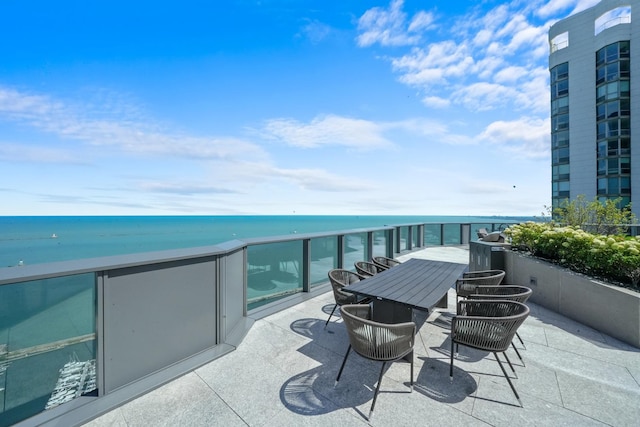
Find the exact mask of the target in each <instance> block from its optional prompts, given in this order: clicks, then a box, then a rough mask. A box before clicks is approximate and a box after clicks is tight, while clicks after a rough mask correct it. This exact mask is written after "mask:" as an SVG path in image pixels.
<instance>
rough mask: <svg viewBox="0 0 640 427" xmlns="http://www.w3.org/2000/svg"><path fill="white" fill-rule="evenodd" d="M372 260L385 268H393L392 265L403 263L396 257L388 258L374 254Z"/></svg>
mask: <svg viewBox="0 0 640 427" xmlns="http://www.w3.org/2000/svg"><path fill="white" fill-rule="evenodd" d="M371 261H372V262H373V263H374V264H375V265H377V266H380V267H383V268H391V267H393V266H396V265H398V264H402V263H401V262H400V261H398V260H397V259H395V258H387V257H386V256H374V257H373V258H371Z"/></svg>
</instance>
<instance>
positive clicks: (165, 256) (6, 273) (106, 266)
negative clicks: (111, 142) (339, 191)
mask: <svg viewBox="0 0 640 427" xmlns="http://www.w3.org/2000/svg"><path fill="white" fill-rule="evenodd" d="M473 224H497V222H419V223H403V224H390V225H384V226H380V227H364V228H354V229H344V230H337V231H336V230H334V231H322V232H311V233H300V234H297V233H295V234H287V235H280V236H266V237H255V238H242V239H235V240H229V241H225V242H222V243H217V244H215V245H211V246H198V247H189V248H178V249H165V250H160V251H151V252H134V253H129V254H120V255H108V256H102V257H94V258H80V259H74V260H66V261H55V262H49V263H39V264H26V265H22V266H14V267H3V268H0V286H2V285H6V284H11V283H21V282H27V281H31V280H39V279H45V278H53V277H61V276H70V275H75V274H82V273H88V272H96V271H104V270H113V269H117V268H126V267H135V266H141V265H149V264H160V263H164V262H171V261H178V260H185V259H197V258H204V257H211V256H221V255H224V254H227V253H230V252H233V251H236V250H239V249H242V248H244V247H248V246H254V245H261V244H269V243H279V242H290V241H296V240H307V239H315V238H322V237H332V236H346V235H350V234H359V233H371V232H377V231H387V230H395V229H397V228H399V227H409V226H411V227H414V226H416V227H417V226H424V225H441V226H445V225H456V226H462V225H469V226H471V225H473Z"/></svg>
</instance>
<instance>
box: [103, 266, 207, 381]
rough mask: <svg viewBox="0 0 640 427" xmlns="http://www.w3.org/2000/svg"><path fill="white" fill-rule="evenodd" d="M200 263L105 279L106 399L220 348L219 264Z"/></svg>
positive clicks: (125, 272)
mask: <svg viewBox="0 0 640 427" xmlns="http://www.w3.org/2000/svg"><path fill="white" fill-rule="evenodd" d="M201 261H202V262H196V261H191V262H190V263H189V262H186V261H176V262H168V263H164V264H162V265H160V266H158V265H157V264H152V265H149V266H146V267H131V268H123V269H118V270H112V271H109V272H108V273H107V275H106V277H105V280H104V324H105V332H104V350H105V355H104V373H105V391H106V392H107V393H108V392H110V391H112V390H114V389H117V388H118V387H121V386H124V385H126V384H128V383H130V382H132V381H135V380H137V379H139V378H142V377H144V376H145V375H148V374H150V373H153V372H155V371H157V370H160V369H162V368H165V367H166V366H168V365H171V364H172V363H175V362H177V361H180V360H183V359H185V358H186V357H188V356H191V355H193V354H196V353H198V352H200V351H202V350H204V349H207V348H210V347H213V346H214V345H215V344H216V307H217V301H216V291H215V287H216V283H215V280H216V265H215V259H214V258H212V257H210V258H206V259H202V260H201Z"/></svg>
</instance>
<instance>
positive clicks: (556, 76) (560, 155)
mask: <svg viewBox="0 0 640 427" xmlns="http://www.w3.org/2000/svg"><path fill="white" fill-rule="evenodd" d="M556 39H557V38H556ZM556 39H554V41H556ZM567 41H568V38H567ZM552 43H553V42H552ZM550 73H551V76H550V85H551V163H552V168H551V170H552V177H551V188H552V192H551V194H552V206H560V203H561V202H562V201H564V200H567V199H568V198H569V195H570V192H569V187H570V185H569V178H570V174H569V160H570V157H569V153H570V149H569V126H570V123H569V63H567V62H565V63H563V64H560V65H558V66H556V67H553V68H552V69H551V70H550ZM616 90H617V89H616ZM605 112H606V108H605Z"/></svg>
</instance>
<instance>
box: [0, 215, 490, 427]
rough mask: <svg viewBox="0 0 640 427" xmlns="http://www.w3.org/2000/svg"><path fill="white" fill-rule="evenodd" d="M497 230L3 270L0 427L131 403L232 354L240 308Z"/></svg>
mask: <svg viewBox="0 0 640 427" xmlns="http://www.w3.org/2000/svg"><path fill="white" fill-rule="evenodd" d="M498 227H499V225H498V224H403V225H397V226H394V225H391V226H385V227H380V228H375V229H358V230H346V231H340V232H326V233H316V234H307V235H304V234H300V235H292V236H284V237H278V238H275V237H274V238H259V239H247V240H234V241H232V242H227V243H224V244H220V245H218V246H209V247H201V248H188V249H176V250H169V251H161V252H154V253H143V254H132V255H122V256H114V257H103V258H93V259H86V260H77V261H65V262H60V263H50V264H38V265H29V266H24V267H8V268H2V269H0V427H3V426H9V425H13V424H15V423H18V422H20V421H23V420H25V419H28V418H30V417H36V418H37V420H36V421H34V422H35V423H36V424H38V423H41V422H44V421H48V420H50V419H51V418H55V419H56V420H57V421H56V422H58V423H59V424H60V425H64V424H65V422H64V417H65V416H66V415H68V414H69V413H71V412H73V411H75V410H77V408H81V407H82V406H83V405H91V404H93V403H94V402H98V401H102V402H104V400H101V399H103V397H104V396H109V395H112V396H113V394H114V393H115V392H117V396H118V399H120V401H121V402H123V401H125V400H129V399H131V398H134V397H136V396H137V395H139V394H140V393H141V391H140V390H148V389H150V388H153V387H154V385H155V386H157V385H158V384H161V383H163V382H164V381H167V380H168V379H170V378H172V377H175V376H176V375H178V374H179V373H180V372H184V373H186V372H188V371H189V370H192V369H194V367H195V366H199V365H200V364H202V363H204V362H203V360H204V361H206V360H211V359H214V358H216V357H219V356H221V355H223V354H224V353H225V352H228V351H231V350H232V349H233V348H234V347H235V345H237V344H236V343H237V342H238V340H241V337H242V336H243V331H244V328H246V327H247V326H246V325H247V324H248V323H247V319H248V315H251V316H260V313H263V312H266V311H267V310H270V309H272V307H281V308H283V307H286V304H293V303H294V302H288V301H293V300H294V298H289V299H287V298H288V297H290V296H292V295H293V296H294V297H295V296H299V295H300V294H301V293H302V294H304V293H307V292H315V291H316V290H317V292H323V291H324V290H328V289H329V288H328V284H327V282H328V280H327V272H328V271H329V270H331V269H332V268H337V267H342V268H346V269H349V270H354V263H355V262H356V261H362V260H369V259H371V257H372V256H390V257H393V256H395V255H396V254H399V253H403V252H406V251H410V250H414V249H419V248H422V247H425V246H429V245H442V244H447V245H448V244H461V243H463V242H468V241H469V240H470V239H471V238H473V239H475V238H476V237H475V233H476V231H477V229H479V228H486V229H487V230H489V231H493V230H495V229H498ZM297 301H299V298H298V299H297V300H296V302H297ZM141 384H143V385H141ZM71 401H74V402H75V403H74V404H69V403H70V402H71ZM54 407H62V408H65V409H64V410H56V411H48V410H49V409H51V408H54ZM97 407H99V408H100V409H99V410H105V409H108V408H104V407H103V406H102V405H101V404H97Z"/></svg>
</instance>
